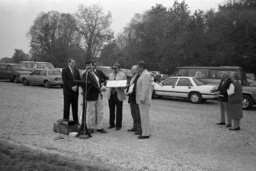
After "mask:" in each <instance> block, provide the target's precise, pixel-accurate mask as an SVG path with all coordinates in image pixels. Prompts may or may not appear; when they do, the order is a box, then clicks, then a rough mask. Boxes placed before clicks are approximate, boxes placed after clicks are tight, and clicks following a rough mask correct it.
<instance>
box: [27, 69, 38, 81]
mask: <svg viewBox="0 0 256 171" xmlns="http://www.w3.org/2000/svg"><path fill="white" fill-rule="evenodd" d="M39 74H40V70H35V71H34V72H32V73H31V74H30V75H29V77H28V81H29V82H30V83H31V84H38V81H37V78H38V77H39Z"/></svg>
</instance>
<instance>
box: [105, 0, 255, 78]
mask: <svg viewBox="0 0 256 171" xmlns="http://www.w3.org/2000/svg"><path fill="white" fill-rule="evenodd" d="M113 42H114V44H113ZM113 42H111V43H110V44H109V45H107V46H105V48H104V49H103V51H102V52H104V53H102V55H101V58H102V59H101V61H103V62H104V61H109V59H110V56H111V53H112V56H113V58H117V57H116V55H117V54H118V59H119V61H121V62H122V63H124V65H125V66H124V67H131V66H132V65H133V64H134V63H136V62H137V61H138V60H140V59H143V60H144V61H145V62H146V63H147V64H148V68H149V69H150V70H161V71H162V72H164V73H168V74H171V73H172V71H173V70H174V69H175V67H177V66H185V65H210V66H219V65H238V66H242V67H243V68H245V69H246V70H247V72H254V73H256V61H255V60H256V3H255V1H254V0H237V1H227V2H226V3H225V4H223V5H219V10H218V11H216V12H215V11H213V10H209V11H206V12H204V11H201V10H197V11H195V12H194V13H193V14H191V12H190V10H189V8H188V5H187V4H186V3H185V1H182V2H180V3H179V2H177V1H175V2H174V4H173V6H172V7H164V6H163V5H161V4H157V5H155V6H153V7H152V8H151V9H150V10H148V11H146V12H145V13H143V14H136V15H135V16H134V17H133V18H132V20H131V22H130V24H129V25H128V26H127V27H126V28H125V29H124V31H123V33H122V34H120V35H119V36H118V37H117V38H116V40H115V41H113ZM111 48H112V49H111ZM105 59H107V60H105Z"/></svg>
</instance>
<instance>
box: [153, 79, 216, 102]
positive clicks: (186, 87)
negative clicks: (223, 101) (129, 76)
mask: <svg viewBox="0 0 256 171" xmlns="http://www.w3.org/2000/svg"><path fill="white" fill-rule="evenodd" d="M214 89H217V86H216V85H206V84H205V83H204V82H202V81H200V80H198V79H196V78H195V77H169V78H167V79H166V80H164V81H162V82H161V83H154V89H153V97H159V96H161V97H163V96H166V97H173V98H183V99H189V100H190V101H191V102H192V103H201V102H203V101H204V100H207V99H216V98H218V94H217V93H213V92H212V90H214Z"/></svg>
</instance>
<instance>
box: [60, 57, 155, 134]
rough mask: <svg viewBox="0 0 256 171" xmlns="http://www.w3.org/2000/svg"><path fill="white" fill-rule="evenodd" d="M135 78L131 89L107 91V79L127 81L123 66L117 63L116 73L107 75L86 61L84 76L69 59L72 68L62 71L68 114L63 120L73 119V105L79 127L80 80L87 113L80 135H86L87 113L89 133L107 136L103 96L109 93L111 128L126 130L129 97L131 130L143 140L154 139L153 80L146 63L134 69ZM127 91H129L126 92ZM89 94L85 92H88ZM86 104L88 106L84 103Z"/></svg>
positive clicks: (113, 69) (140, 63)
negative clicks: (125, 107)
mask: <svg viewBox="0 0 256 171" xmlns="http://www.w3.org/2000/svg"><path fill="white" fill-rule="evenodd" d="M132 73H133V77H132V79H131V81H130V82H129V84H128V87H115V88H106V81H107V80H127V78H126V75H125V74H124V73H123V72H122V71H121V70H120V65H119V64H117V63H115V64H114V65H113V66H112V72H111V73H110V74H109V75H108V76H106V75H105V74H104V73H103V72H102V71H101V70H97V69H96V63H95V62H93V61H88V62H86V70H85V71H84V72H83V74H82V76H81V77H80V74H79V71H78V70H77V69H75V60H73V59H69V61H68V67H67V68H65V69H63V71H62V79H63V83H64V86H63V93H64V114H63V118H64V119H66V120H69V108H70V105H71V104H72V112H73V119H74V122H75V123H76V124H79V121H78V110H77V108H78V95H79V88H78V87H79V84H78V83H77V81H76V80H82V81H84V86H82V89H83V93H82V94H85V100H86V110H85V111H84V113H83V115H82V119H81V124H80V128H79V132H78V134H77V137H79V135H81V134H84V132H83V130H84V129H83V126H84V125H85V124H84V123H83V122H84V120H85V118H84V116H85V113H86V126H87V131H88V132H89V133H90V134H92V133H94V131H97V132H100V133H107V131H106V130H105V129H103V114H104V106H103V95H102V92H105V91H107V92H106V93H107V99H108V104H109V127H108V128H109V129H112V128H115V129H116V130H117V131H119V130H120V129H121V128H122V117H123V100H124V99H125V97H126V95H127V94H128V95H129V100H128V102H129V103H130V107H131V114H132V118H133V127H132V128H131V129H129V130H128V131H131V132H133V131H134V132H135V134H136V135H139V136H138V138H139V139H147V138H149V137H150V119H149V108H150V103H151V95H152V82H153V80H152V77H151V75H150V73H149V72H148V71H147V70H146V69H145V62H144V61H139V62H138V64H137V65H134V66H133V67H132ZM125 90H127V91H125ZM84 92H85V93H84ZM83 105H85V104H83Z"/></svg>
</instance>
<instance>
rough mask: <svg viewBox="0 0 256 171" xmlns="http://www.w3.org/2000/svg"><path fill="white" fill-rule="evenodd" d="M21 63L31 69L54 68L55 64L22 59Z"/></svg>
mask: <svg viewBox="0 0 256 171" xmlns="http://www.w3.org/2000/svg"><path fill="white" fill-rule="evenodd" d="M20 64H21V65H23V66H25V67H27V68H28V69H29V70H31V71H34V70H36V69H54V66H53V64H52V63H50V62H39V61H20Z"/></svg>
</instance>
